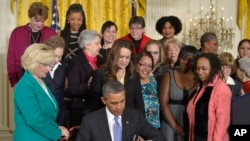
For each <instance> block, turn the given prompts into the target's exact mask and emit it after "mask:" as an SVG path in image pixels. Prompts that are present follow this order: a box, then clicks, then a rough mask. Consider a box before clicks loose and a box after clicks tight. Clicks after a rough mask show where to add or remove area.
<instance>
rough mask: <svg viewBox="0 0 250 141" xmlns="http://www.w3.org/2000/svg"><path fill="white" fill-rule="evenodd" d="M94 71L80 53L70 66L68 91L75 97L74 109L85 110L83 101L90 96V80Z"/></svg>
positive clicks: (68, 70)
mask: <svg viewBox="0 0 250 141" xmlns="http://www.w3.org/2000/svg"><path fill="white" fill-rule="evenodd" d="M93 72H94V70H93V69H92V67H91V66H90V64H89V62H88V60H87V58H86V57H85V55H84V54H83V52H82V51H80V52H79V53H78V54H77V56H76V57H74V58H73V59H72V60H71V62H70V63H69V65H68V69H67V73H68V87H69V88H68V90H69V93H70V94H71V95H72V96H73V100H72V108H84V105H85V104H84V102H83V99H85V98H86V96H87V95H88V80H89V78H90V77H91V76H92V74H93Z"/></svg>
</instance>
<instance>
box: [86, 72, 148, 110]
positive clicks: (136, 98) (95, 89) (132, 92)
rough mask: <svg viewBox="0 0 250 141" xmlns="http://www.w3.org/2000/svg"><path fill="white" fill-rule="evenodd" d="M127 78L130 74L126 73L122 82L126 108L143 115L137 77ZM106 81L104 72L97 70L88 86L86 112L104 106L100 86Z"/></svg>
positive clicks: (139, 85) (142, 104) (139, 84)
mask: <svg viewBox="0 0 250 141" xmlns="http://www.w3.org/2000/svg"><path fill="white" fill-rule="evenodd" d="M129 77H130V74H129V72H128V71H126V74H125V80H124V87H125V91H126V107H131V108H136V109H138V110H140V111H141V112H142V113H144V103H143V98H142V90H141V83H140V78H139V75H138V73H136V74H135V77H134V78H132V79H130V78H129ZM106 81H108V80H107V78H106V76H105V74H104V70H103V69H102V68H100V69H97V70H96V72H95V73H94V75H93V79H92V83H91V85H90V90H89V97H88V100H87V109H88V110H89V111H88V112H91V111H94V110H97V109H100V108H101V107H103V106H104V105H103V103H102V101H101V99H100V97H101V96H102V86H103V85H104V83H105V82H106Z"/></svg>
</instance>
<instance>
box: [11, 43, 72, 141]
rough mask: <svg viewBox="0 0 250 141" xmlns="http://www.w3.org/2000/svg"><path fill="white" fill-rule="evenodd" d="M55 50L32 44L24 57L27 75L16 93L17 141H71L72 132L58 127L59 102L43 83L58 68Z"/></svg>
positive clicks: (15, 137) (16, 88)
mask: <svg viewBox="0 0 250 141" xmlns="http://www.w3.org/2000/svg"><path fill="white" fill-rule="evenodd" d="M54 60H55V55H54V52H53V50H51V49H47V46H46V45H44V44H32V45H30V46H29V47H28V48H27V49H26V50H25V52H24V54H23V55H22V57H21V63H22V66H23V68H24V70H25V72H24V75H23V76H22V78H21V79H20V81H19V82H18V83H17V84H16V87H15V90H14V115H15V125H16V128H15V131H14V136H13V140H14V141H20V140H23V141H24V140H25V141H33V140H43V141H57V140H58V139H60V137H63V138H65V139H67V138H68V137H69V132H68V130H67V129H66V128H65V127H63V126H59V125H58V124H57V123H56V118H57V114H58V110H59V109H58V104H57V101H56V99H55V97H54V95H53V94H52V92H51V91H50V89H49V88H48V87H47V85H46V84H45V83H44V82H43V80H42V78H44V77H46V75H47V74H48V72H49V71H50V70H51V69H52V68H53V66H54Z"/></svg>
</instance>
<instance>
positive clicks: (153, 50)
mask: <svg viewBox="0 0 250 141" xmlns="http://www.w3.org/2000/svg"><path fill="white" fill-rule="evenodd" d="M144 50H145V51H148V52H149V53H150V54H151V55H152V56H153V59H154V65H153V66H154V68H153V70H152V72H151V73H150V75H152V76H154V77H155V78H156V80H157V83H158V87H159V86H160V81H161V78H162V76H163V75H164V74H165V73H166V72H168V70H169V68H168V66H167V65H166V59H165V55H164V51H163V47H162V45H161V43H160V42H159V41H156V40H150V41H149V42H148V43H147V44H146V46H145V48H144Z"/></svg>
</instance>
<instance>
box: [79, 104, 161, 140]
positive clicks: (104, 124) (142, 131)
mask: <svg viewBox="0 0 250 141" xmlns="http://www.w3.org/2000/svg"><path fill="white" fill-rule="evenodd" d="M135 135H140V136H142V137H143V138H145V139H151V140H153V141H165V139H164V137H163V135H162V133H161V132H160V131H158V130H156V129H155V128H153V127H152V126H151V125H150V124H149V123H148V122H147V121H146V119H145V117H144V115H143V114H142V113H141V112H139V111H138V110H135V109H131V108H125V110H124V112H123V114H122V140H123V141H133V138H134V136H135ZM76 141H112V139H111V134H110V131H109V125H108V118H107V113H106V108H105V107H104V108H101V109H99V110H97V111H95V112H92V113H90V114H88V115H86V116H85V117H83V118H82V123H81V128H80V131H79V132H78V134H77V139H76Z"/></svg>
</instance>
